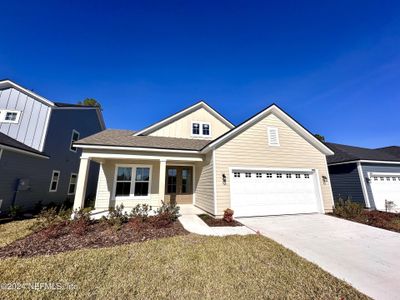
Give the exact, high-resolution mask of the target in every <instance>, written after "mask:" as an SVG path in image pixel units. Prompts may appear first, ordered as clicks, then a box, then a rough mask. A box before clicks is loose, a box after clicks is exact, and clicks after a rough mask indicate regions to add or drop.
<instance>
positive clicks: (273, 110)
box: [202, 103, 334, 155]
mask: <svg viewBox="0 0 400 300" xmlns="http://www.w3.org/2000/svg"><path fill="white" fill-rule="evenodd" d="M269 114H274V115H276V116H277V117H279V118H280V119H281V120H282V121H283V122H285V123H286V124H287V125H288V126H289V127H291V128H292V129H293V130H295V131H296V132H297V133H298V134H299V135H301V136H302V137H303V138H304V139H305V140H307V141H308V142H309V143H310V144H312V145H313V146H314V147H315V148H317V149H318V150H319V151H321V152H322V153H324V154H325V155H333V154H334V153H333V151H332V150H331V149H329V147H328V146H326V145H325V144H324V143H322V142H321V141H320V140H318V139H317V138H316V137H315V136H314V135H313V134H312V133H311V132H309V131H308V130H307V129H306V128H304V127H303V126H302V125H301V124H300V123H298V122H297V121H296V120H295V119H293V118H292V117H291V116H290V115H289V114H287V113H286V112H284V111H283V110H282V109H281V108H280V107H279V106H278V105H276V104H275V103H273V104H271V105H270V106H268V107H267V108H265V109H263V110H262V111H260V112H259V113H257V114H255V115H254V116H252V117H250V118H249V119H247V120H246V121H244V122H242V123H241V124H239V125H238V126H236V127H235V128H233V129H231V130H230V131H228V132H226V133H225V134H223V135H222V136H220V137H219V138H217V139H215V140H214V141H212V142H211V143H209V144H208V145H207V146H206V147H204V148H203V149H202V151H203V152H207V151H209V150H211V149H213V148H216V147H219V146H220V145H221V144H223V143H225V142H227V141H229V140H230V139H232V138H233V137H235V136H236V135H238V134H239V133H241V132H243V131H245V130H246V129H247V128H249V127H251V126H252V125H253V124H255V123H256V122H258V121H259V120H261V119H263V118H264V117H266V116H267V115H269Z"/></svg>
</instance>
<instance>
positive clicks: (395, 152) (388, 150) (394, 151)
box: [376, 146, 400, 157]
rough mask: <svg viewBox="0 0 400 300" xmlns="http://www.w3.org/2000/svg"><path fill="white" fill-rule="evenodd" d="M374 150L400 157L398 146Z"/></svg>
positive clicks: (399, 147)
mask: <svg viewBox="0 0 400 300" xmlns="http://www.w3.org/2000/svg"><path fill="white" fill-rule="evenodd" d="M376 150H381V151H384V152H386V153H389V154H391V155H394V156H397V157H400V146H389V147H383V148H377V149H376Z"/></svg>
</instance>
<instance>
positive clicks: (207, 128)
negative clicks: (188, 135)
mask: <svg viewBox="0 0 400 300" xmlns="http://www.w3.org/2000/svg"><path fill="white" fill-rule="evenodd" d="M192 135H193V136H200V137H208V136H210V135H211V125H210V123H205V122H193V123H192Z"/></svg>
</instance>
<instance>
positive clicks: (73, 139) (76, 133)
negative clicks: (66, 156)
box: [69, 129, 79, 152]
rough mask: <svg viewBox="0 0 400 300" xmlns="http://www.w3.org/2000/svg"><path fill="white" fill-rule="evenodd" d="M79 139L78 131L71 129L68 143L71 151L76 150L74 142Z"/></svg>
mask: <svg viewBox="0 0 400 300" xmlns="http://www.w3.org/2000/svg"><path fill="white" fill-rule="evenodd" d="M77 140H79V132H78V131H76V130H75V129H74V130H72V135H71V144H70V145H69V149H70V150H71V151H72V152H76V148H75V147H74V143H75V142H76V141H77Z"/></svg>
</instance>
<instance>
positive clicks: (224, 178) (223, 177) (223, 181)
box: [222, 174, 226, 185]
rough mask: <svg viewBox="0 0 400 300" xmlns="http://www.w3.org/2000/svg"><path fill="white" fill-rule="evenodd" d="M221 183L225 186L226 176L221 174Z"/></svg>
mask: <svg viewBox="0 0 400 300" xmlns="http://www.w3.org/2000/svg"><path fill="white" fill-rule="evenodd" d="M222 183H223V184H224V185H225V184H226V175H225V174H222Z"/></svg>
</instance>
